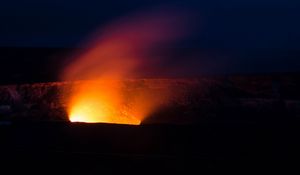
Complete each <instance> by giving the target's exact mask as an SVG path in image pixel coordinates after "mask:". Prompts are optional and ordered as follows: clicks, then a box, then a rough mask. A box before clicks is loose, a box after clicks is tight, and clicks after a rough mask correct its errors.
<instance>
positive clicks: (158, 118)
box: [0, 75, 300, 124]
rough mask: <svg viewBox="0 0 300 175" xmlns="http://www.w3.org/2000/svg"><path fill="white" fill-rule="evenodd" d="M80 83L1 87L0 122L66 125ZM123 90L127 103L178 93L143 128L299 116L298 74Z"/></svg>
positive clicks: (145, 84)
mask: <svg viewBox="0 0 300 175" xmlns="http://www.w3.org/2000/svg"><path fill="white" fill-rule="evenodd" d="M78 83H79V84H80V83H83V81H78V82H49V83H34V84H20V85H5V86H0V120H2V121H68V117H67V113H66V111H65V106H66V104H64V103H63V101H64V99H65V98H67V95H68V94H67V93H63V92H71V90H72V88H74V87H76V85H78ZM122 86H123V87H122V89H123V95H124V96H126V97H127V98H128V101H130V100H131V98H133V97H134V95H135V92H136V91H137V90H138V89H142V90H144V91H147V92H148V93H150V94H151V93H155V91H163V90H166V89H167V90H168V91H170V92H171V94H174V95H173V96H172V98H171V100H169V101H167V102H165V103H164V105H163V106H162V107H161V108H160V109H158V110H156V111H154V112H153V113H152V114H151V115H150V116H148V117H147V118H146V119H145V120H144V121H143V122H142V123H143V124H158V123H160V124H162V123H167V124H197V123H203V122H264V123H270V122H291V121H296V120H298V119H299V117H300V91H299V88H300V76H298V75H293V76H292V75H289V76H284V75H281V76H223V77H221V76H220V77H203V78H195V79H131V80H125V81H123V82H122ZM129 105H130V104H129Z"/></svg>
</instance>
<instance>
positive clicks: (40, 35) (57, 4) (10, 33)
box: [0, 0, 300, 72]
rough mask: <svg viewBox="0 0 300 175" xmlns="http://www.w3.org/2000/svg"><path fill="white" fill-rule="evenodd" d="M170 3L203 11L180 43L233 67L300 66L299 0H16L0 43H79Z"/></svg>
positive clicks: (1, 11) (4, 10)
mask: <svg viewBox="0 0 300 175" xmlns="http://www.w3.org/2000/svg"><path fill="white" fill-rule="evenodd" d="M168 3H169V4H172V5H174V4H175V5H177V6H182V7H185V8H187V9H191V10H193V11H196V12H197V13H198V14H199V16H201V20H200V19H199V21H195V23H199V25H201V28H200V29H199V31H197V32H196V33H195V35H193V37H191V38H189V39H188V40H187V41H185V42H184V43H182V45H181V46H180V47H188V48H199V50H201V49H202V50H209V51H210V53H213V52H217V53H214V55H223V56H219V57H218V56H212V55H209V53H208V55H209V56H208V57H209V58H212V59H215V60H216V61H220V62H222V61H223V62H232V64H231V66H232V67H234V66H235V67H234V69H233V71H243V70H244V71H245V70H246V71H247V69H249V71H250V72H251V71H252V72H253V71H254V72H255V70H258V71H264V70H265V71H268V70H269V71H298V70H299V67H300V60H299V59H300V57H299V56H300V52H299V50H300V22H299V20H300V1H297V0H293V1H292V0H210V1H200V0H184V1H183V0H182V1H178V0H177V1H167V0H163V1H162V0H143V1H141V0H111V1H89V0H63V1H62V0H43V1H40V0H27V1H21V0H18V1H16V0H10V1H5V2H1V5H0V21H1V27H0V46H20V47H25V46H30V47H76V46H78V43H80V41H82V40H83V39H84V38H85V37H86V36H87V35H88V34H89V33H90V32H92V31H93V30H94V29H95V28H96V27H99V26H102V25H103V26H105V24H107V23H109V22H110V21H112V20H114V19H117V18H118V17H120V16H123V15H127V14H128V13H131V12H134V11H137V10H140V9H145V8H147V7H152V6H156V5H160V4H168ZM218 53H219V54H218ZM224 57H226V59H225V58H224ZM229 57H230V58H229ZM241 58H243V59H241ZM224 59H225V60H224ZM270 62H271V63H272V64H270ZM249 67H250V68H249ZM229 71H230V70H229Z"/></svg>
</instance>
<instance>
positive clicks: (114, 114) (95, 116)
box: [68, 80, 141, 125]
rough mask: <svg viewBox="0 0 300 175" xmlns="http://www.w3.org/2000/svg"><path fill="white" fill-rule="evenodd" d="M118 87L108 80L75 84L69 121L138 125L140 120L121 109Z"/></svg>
mask: <svg viewBox="0 0 300 175" xmlns="http://www.w3.org/2000/svg"><path fill="white" fill-rule="evenodd" d="M118 85H119V83H118V82H117V81H108V80H106V81H103V80H102V81H86V82H82V83H81V84H77V88H78V89H76V90H74V92H73V95H72V98H71V100H70V104H69V111H68V112H69V118H70V121H71V122H86V123H98V122H101V123H117V124H133V125H139V124H140V123H141V120H140V119H139V118H138V117H135V116H133V115H129V113H128V112H127V111H125V110H124V109H123V108H124V107H123V104H122V103H121V100H122V98H121V96H120V92H119V90H120V88H119V87H118Z"/></svg>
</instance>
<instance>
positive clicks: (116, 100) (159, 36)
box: [62, 10, 184, 124]
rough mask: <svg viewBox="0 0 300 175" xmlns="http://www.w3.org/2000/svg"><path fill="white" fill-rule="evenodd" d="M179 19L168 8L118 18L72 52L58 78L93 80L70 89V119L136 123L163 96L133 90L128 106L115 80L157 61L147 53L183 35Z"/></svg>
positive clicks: (158, 102)
mask: <svg viewBox="0 0 300 175" xmlns="http://www.w3.org/2000/svg"><path fill="white" fill-rule="evenodd" d="M183 21H184V20H183V16H181V15H178V14H177V13H175V12H174V11H172V12H170V11H166V10H164V11H163V12H162V11H152V12H150V13H140V14H136V15H134V16H132V17H126V18H123V19H121V20H119V21H117V22H115V23H112V24H111V25H109V26H107V27H106V28H104V29H103V30H100V32H99V33H98V34H96V35H93V39H92V40H91V41H90V42H88V43H87V46H88V49H87V50H86V51H85V52H83V53H80V54H76V56H75V58H74V59H73V60H72V62H71V63H70V64H69V65H68V66H67V67H66V68H65V70H64V73H63V75H62V78H63V79H64V80H71V81H72V80H78V79H88V80H93V81H92V82H91V81H87V82H86V83H80V84H77V85H76V86H77V87H75V88H74V90H72V92H71V95H70V97H69V98H68V100H67V111H68V113H69V118H70V121H72V122H105V123H119V124H140V123H141V121H142V120H143V119H144V118H145V117H147V116H148V115H149V114H150V113H151V112H153V111H155V110H156V109H157V108H158V107H159V105H160V101H161V100H162V99H166V98H168V97H167V96H168V95H167V94H162V93H160V94H147V93H145V92H136V94H138V95H137V97H136V98H134V101H133V102H132V103H131V108H130V109H128V108H125V107H124V101H126V98H125V97H124V95H123V94H122V90H121V87H122V83H121V82H122V80H124V79H127V78H129V77H136V76H138V75H139V73H141V67H143V66H145V65H152V66H153V65H155V64H159V62H160V60H157V59H155V58H152V57H151V56H150V54H149V53H150V52H155V48H158V47H160V46H165V45H167V44H168V43H170V42H173V41H174V40H176V39H177V38H178V37H181V36H183V34H184V30H183V26H184V24H183ZM137 70H138V71H137Z"/></svg>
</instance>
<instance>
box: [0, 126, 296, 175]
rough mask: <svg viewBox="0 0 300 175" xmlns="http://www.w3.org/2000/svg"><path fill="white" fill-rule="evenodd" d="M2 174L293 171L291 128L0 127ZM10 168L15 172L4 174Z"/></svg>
mask: <svg viewBox="0 0 300 175" xmlns="http://www.w3.org/2000/svg"><path fill="white" fill-rule="evenodd" d="M0 136H1V144H0V154H1V157H0V160H1V167H2V168H1V169H2V171H8V172H10V173H14V172H15V171H19V170H20V169H21V170H22V172H28V171H29V172H41V171H42V172H44V171H47V172H48V173H49V172H51V173H55V172H60V173H72V174H102V173H107V174H112V173H113V174H115V173H116V174H122V173H124V174H125V173H130V174H141V173H142V174H153V173H155V172H159V174H161V173H166V174H167V173H178V172H180V173H184V174H194V173H195V172H197V173H198V172H199V173H200V172H203V171H204V170H205V171H207V170H209V171H222V172H223V171H225V170H231V171H232V170H234V171H236V170H238V171H242V172H245V171H247V172H249V171H254V170H255V171H258V170H259V171H261V170H262V169H264V170H267V171H268V172H269V171H277V170H284V171H289V170H291V171H299V169H298V159H299V155H300V154H299V153H300V152H299V146H300V142H299V139H298V136H299V125H298V124H295V123H290V124H288V125H287V124H284V123H283V124H280V125H274V124H263V125H258V124H252V123H223V124H220V123H219V124H217V123H214V124H208V123H206V124H200V125H139V126H130V125H113V124H84V123H53V122H52V123H51V122H50V123H49V122H46V123H45V122H43V123H38V122H34V123H30V122H27V123H26V124H24V123H13V124H11V125H0ZM11 167H18V168H11Z"/></svg>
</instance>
